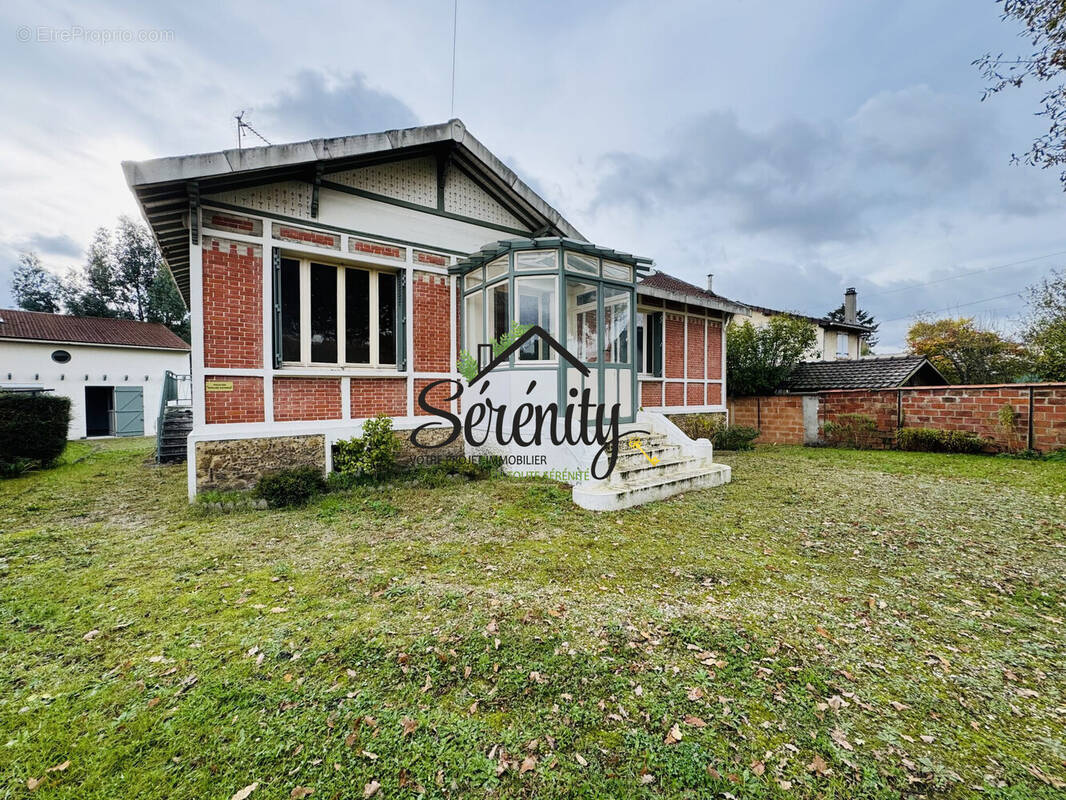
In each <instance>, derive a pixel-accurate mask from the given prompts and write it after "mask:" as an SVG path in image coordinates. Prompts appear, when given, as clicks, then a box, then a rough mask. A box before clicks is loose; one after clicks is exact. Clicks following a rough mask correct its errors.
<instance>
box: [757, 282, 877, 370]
mask: <svg viewBox="0 0 1066 800" xmlns="http://www.w3.org/2000/svg"><path fill="white" fill-rule="evenodd" d="M857 300H858V293H857V292H856V291H855V290H854V289H848V290H847V291H845V292H844V319H843V320H842V321H837V320H832V319H829V318H827V317H809V316H807V315H805V314H796V313H794V312H791V311H779V310H777V309H774V308H764V307H763V306H755V305H751V304H750V303H746V304H745V305H747V307H748V308H749V309H750V313H751V316H750V321H751V323H752V325H754V326H755V327H757V328H761V327H763V326H764V325H766V324H767V323H768V322H769V321H770V318H771V317H775V316H777V315H779V314H790V315H791V316H795V317H799V318H800V319H806V320H808V321H809V322H810V323H811V325H813V326H814V328H815V330H816V333H817V339H816V340H815V343H814V346H813V347H812V348H811V350H810V351H809V352H808V353H807V354H806V355H805V357H804V360H805V361H840V360H847V359H857V358H861V357H862V342H863V339H864V338H866V337H867V336H869V334H870V333H871V329H870V328H869V327H868V326H866V325H862V324H860V323H859V322H857V321H856V315H857V314H858V305H857ZM738 322H741V320H738Z"/></svg>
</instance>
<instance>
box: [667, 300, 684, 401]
mask: <svg viewBox="0 0 1066 800" xmlns="http://www.w3.org/2000/svg"><path fill="white" fill-rule="evenodd" d="M663 337H664V339H665V341H664V342H663V349H664V353H663V359H664V362H665V363H664V364H663V370H664V374H665V375H666V377H667V378H683V377H685V318H684V317H682V316H681V315H679V314H670V313H667V314H666V319H665V320H664V321H663ZM670 405H672V404H670ZM677 405H681V402H678V403H677Z"/></svg>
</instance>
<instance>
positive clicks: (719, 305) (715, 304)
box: [637, 283, 751, 316]
mask: <svg viewBox="0 0 1066 800" xmlns="http://www.w3.org/2000/svg"><path fill="white" fill-rule="evenodd" d="M637 294H638V295H642V294H643V295H647V296H648V297H657V298H659V299H660V300H670V301H672V302H674V303H687V304H688V305H690V306H700V307H701V308H710V309H713V310H715V311H721V312H723V313H725V314H744V315H747V316H751V311H750V310H749V309H748V307H747V306H745V305H741V304H740V303H734V302H733V301H732V300H726V299H725V298H724V297H717V298H715V297H699V296H697V295H691V294H685V293H684V292H671V291H670V290H669V289H661V288H659V287H658V286H646V285H643V284H639V283H638V284H637Z"/></svg>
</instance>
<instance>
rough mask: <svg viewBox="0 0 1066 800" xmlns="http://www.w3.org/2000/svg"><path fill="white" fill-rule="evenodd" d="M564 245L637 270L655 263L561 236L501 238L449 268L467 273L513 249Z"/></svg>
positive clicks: (640, 270)
mask: <svg viewBox="0 0 1066 800" xmlns="http://www.w3.org/2000/svg"><path fill="white" fill-rule="evenodd" d="M560 247H561V248H563V249H564V250H569V251H571V252H576V253H584V254H585V255H590V256H596V257H599V258H605V259H608V260H610V261H618V262H621V263H623V264H629V265H630V266H632V267H633V268H634V270H635V271H636V272H644V271H646V270H648V269H650V268H651V267H652V266H653V265H654V263H655V262H654V261H652V260H651V259H650V258H644V257H642V256H634V255H631V254H630V253H621V252H619V251H617V250H612V249H610V248H609V247H600V246H598V245H594V244H591V243H590V242H579V241H578V240H577V239H564V238H562V237H559V236H542V237H539V238H535V239H532V238H531V239H521V238H520V239H501V240H499V241H498V242H493V243H492V244H488V245H485V246H484V247H482V248H481V249H480V250H479V251H478V252H476V253H473V254H471V255H469V256H467V257H466V258H464V259H461V260H460V261H458V262H457V263H455V264H453V265H452V266H451V267H449V268H448V272H450V273H451V274H453V275H465V274H466V273H468V272H470V271H471V270H474V269H477V268H478V267H480V266H482V265H484V264H486V263H488V262H489V261H492V260H494V259H496V258H499V257H500V256H502V255H506V254H507V253H510V252H511V251H513V250H548V249H558V248H560Z"/></svg>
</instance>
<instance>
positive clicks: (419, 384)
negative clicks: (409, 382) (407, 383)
mask: <svg viewBox="0 0 1066 800" xmlns="http://www.w3.org/2000/svg"><path fill="white" fill-rule="evenodd" d="M435 380H437V379H436V378H422V379H418V380H416V381H415V414H416V415H419V416H425V415H426V414H428V413H429V412H428V411H423V410H422V408H421V407H420V406H419V405H418V395H419V394H421V393H422V390H423V389H424V388H426V386H428V385H429V384H431V383H433V382H434V381H435ZM453 392H455V384H454V383H443V384H441V385H440V386H437V387H436V388H435V389H433V390H431V391H430V393H429V394H428V395H426V402H427V403H429V404H430V405H431V406H433V407H434V408H443V409H448V408H451V404H450V403H449V402H448V400H447V399H446V398H447V397H448V396H449V395H451V394H452V393H453Z"/></svg>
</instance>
